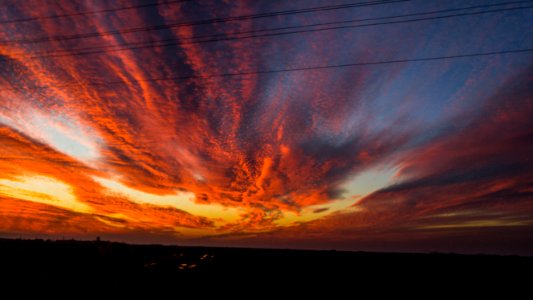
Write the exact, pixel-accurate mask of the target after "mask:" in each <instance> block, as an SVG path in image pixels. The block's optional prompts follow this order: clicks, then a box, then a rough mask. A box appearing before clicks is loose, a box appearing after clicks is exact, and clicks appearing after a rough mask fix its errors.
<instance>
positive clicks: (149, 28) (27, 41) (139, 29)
mask: <svg viewBox="0 0 533 300" xmlns="http://www.w3.org/2000/svg"><path fill="white" fill-rule="evenodd" d="M408 1H411V0H387V1H368V2H356V3H349V4H340V5H329V6H319V7H312V8H304V9H293V10H285V11H277V12H270V13H260V14H252V15H240V16H230V17H225V18H214V19H207V20H201V21H193V22H178V23H172V24H161V25H153V26H146V27H137V28H130V29H121V30H111V31H104V32H89V33H79V34H72V35H56V36H51V37H41V38H35V39H19V40H3V41H0V44H3V45H7V44H33V43H43V42H51V41H65V40H74V39H84V38H91V37H102V36H109V35H117V34H129V33H136V32H145V31H154V30H162V29H170V28H179V27H190V26H196V25H207V24H216V23H226V22H233V21H243V20H252V19H259V18H268V17H275V16H286V15H295V14H303V13H311V12H321V11H331V10H338V9H346V8H354V7H365V6H374V5H383V4H392V3H398V2H408Z"/></svg>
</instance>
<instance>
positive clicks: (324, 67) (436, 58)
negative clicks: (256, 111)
mask: <svg viewBox="0 0 533 300" xmlns="http://www.w3.org/2000/svg"><path fill="white" fill-rule="evenodd" d="M529 52H533V48H525V49H514V50H502V51H492V52H480V53H468V54H456V55H448V56H434V57H423V58H407V59H396V60H382V61H370V62H354V63H345V64H335V65H322V66H320V65H318V66H309V67H295V68H285V69H273V70H259V71H243V72H235V73H219V74H211V75H188V76H176V77H161V78H149V79H142V80H127V81H123V80H121V81H108V82H85V83H67V84H64V85H58V86H53V87H50V86H36V87H29V88H8V89H1V90H0V91H28V90H42V89H50V88H65V87H70V86H78V85H80V84H84V85H85V86H110V85H123V84H126V85H127V84H132V83H139V82H161V81H181V80H190V79H211V78H225V77H236V76H247V75H265V74H276V73H287V72H302V71H312V70H327V69H337V68H348V67H363V66H378V65H389V64H398V63H409V62H428V61H440V60H449V59H460V58H474V57H485V56H495V55H505V54H520V53H529Z"/></svg>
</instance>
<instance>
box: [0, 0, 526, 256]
mask: <svg viewBox="0 0 533 300" xmlns="http://www.w3.org/2000/svg"><path fill="white" fill-rule="evenodd" d="M0 3H1V5H0V28H1V29H0V237H25V238H34V237H40V238H48V237H50V238H63V237H65V238H79V239H95V238H96V237H97V236H100V237H102V238H103V239H110V240H117V241H126V242H135V243H167V244H185V245H211V246H219V245H222V246H246V247H281V248H309V249H345V250H364V251H440V252H461V253H499V254H527V255H533V82H532V76H533V68H532V67H533V64H532V62H533V60H532V54H533V36H532V30H531V29H532V28H531V21H532V20H533V9H531V8H533V1H511V0H506V1H504V0H500V1H485V0H483V1H479V0H471V1H468V0H457V1H438V0H428V1H425V0H412V1H370V0H368V1H367V0H357V1H349V0H331V1H319V0H296V1H275V0H274V1H272V0H258V1H255V0H254V1H252V0H250V1H246V0H236V1H231V0H225V1H216V0H198V1H195V0H191V1H175V0H174V1H171V0H169V1H162V0H160V1H159V3H158V4H156V3H157V1H156V0H146V1H139V0H137V1H125V0H124V1H122V0H116V1H114V0H113V1H107V0H106V1H104V0H94V1H92V0H68V1H67V0H58V1H52V0H43V1H38V0H28V1H16V0H0ZM502 3H504V4H502ZM505 3H507V4H505ZM456 56H460V57H456Z"/></svg>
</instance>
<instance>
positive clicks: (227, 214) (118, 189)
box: [93, 176, 243, 223]
mask: <svg viewBox="0 0 533 300" xmlns="http://www.w3.org/2000/svg"><path fill="white" fill-rule="evenodd" d="M93 179H94V180H95V181H96V182H98V183H99V184H100V185H102V186H103V187H105V188H106V189H107V190H108V192H110V193H115V194H119V195H122V196H125V197H126V198H128V200H130V201H131V202H134V203H137V204H151V205H157V206H166V207H173V208H176V209H179V210H183V211H185V212H188V213H190V214H192V215H195V216H201V217H206V218H210V219H213V220H214V221H215V223H218V222H217V219H218V220H223V221H224V223H226V222H234V221H237V220H239V218H240V215H241V214H242V213H243V212H242V211H241V209H238V208H234V207H225V206H223V205H220V204H199V203H196V202H195V199H196V196H195V195H194V193H191V192H178V191H177V192H176V194H171V195H155V194H150V193H146V192H143V191H139V190H136V189H134V188H131V187H128V186H126V185H124V184H122V183H120V182H118V181H115V180H112V179H106V178H102V177H96V176H95V177H93Z"/></svg>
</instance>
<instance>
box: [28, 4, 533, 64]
mask: <svg viewBox="0 0 533 300" xmlns="http://www.w3.org/2000/svg"><path fill="white" fill-rule="evenodd" d="M523 2H526V1H522V3H523ZM527 2H533V1H527ZM500 5H501V4H500ZM489 6H494V5H489ZM478 7H480V6H478ZM478 7H475V8H478ZM471 8H472V7H470V8H462V9H449V10H441V11H432V12H424V13H413V14H406V15H396V16H389V17H379V18H368V19H360V20H351V21H340V22H329V23H321V24H312V25H301V26H291V27H282V28H273V29H261V30H256V31H248V32H235V33H229V34H231V35H236V36H227V35H224V34H220V35H211V36H198V37H196V39H198V40H194V38H193V37H191V38H189V39H190V40H192V41H188V42H182V41H176V40H174V39H172V40H170V41H172V42H168V43H153V42H150V43H129V44H124V45H125V46H130V47H119V46H121V45H110V46H100V47H87V48H78V49H73V50H68V49H65V50H58V51H50V52H36V53H30V54H28V55H24V56H23V57H28V58H44V57H64V56H72V55H89V54H99V53H109V52H119V51H126V50H138V49H146V48H154V47H169V46H176V45H190V44H201V43H212V42H220V41H235V40H242V39H250V38H258V37H274V36H282V35H290V34H297V33H311V32H321V31H327V30H336V29H350V28H359V27H371V26H378V25H390V24H401V23H412V22H420V21H429V20H438V19H446V18H455V17H463V16H472V15H480V14H487V13H497V12H506V11H512V10H520V9H530V8H533V6H522V7H513V8H502V9H494V10H485V11H480V12H471V13H461V14H453V15H445V16H434V17H427V18H417V19H409V20H398V21H391V22H379V23H370V24H357V25H344V26H336V27H326V28H317V29H307V30H296V31H286V32H278V33H266V34H254V35H248V36H238V35H241V34H247V33H254V32H270V31H276V30H285V29H289V28H306V27H316V26H323V25H332V24H343V23H347V22H351V23H353V22H362V21H368V20H385V19H395V18H402V17H408V16H415V15H419V16H420V15H428V14H435V13H441V12H450V11H457V10H465V9H471ZM217 36H219V37H221V38H218V39H217V38H215V39H202V38H206V37H217ZM158 42H161V41H158ZM132 45H138V46H132ZM70 51H78V52H70Z"/></svg>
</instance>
